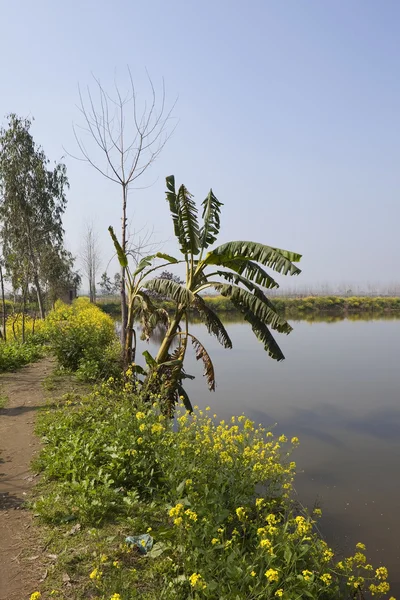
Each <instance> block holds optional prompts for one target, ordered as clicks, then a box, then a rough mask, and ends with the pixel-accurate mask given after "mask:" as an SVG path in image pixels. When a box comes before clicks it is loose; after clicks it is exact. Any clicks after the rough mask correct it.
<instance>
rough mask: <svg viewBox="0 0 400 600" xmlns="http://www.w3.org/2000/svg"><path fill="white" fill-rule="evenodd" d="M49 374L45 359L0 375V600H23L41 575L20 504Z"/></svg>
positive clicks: (28, 480)
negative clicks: (3, 399) (0, 397)
mask: <svg viewBox="0 0 400 600" xmlns="http://www.w3.org/2000/svg"><path fill="white" fill-rule="evenodd" d="M51 370H52V362H51V361H50V360H48V359H45V360H42V361H40V362H38V363H36V364H33V365H29V366H27V367H24V368H23V369H21V370H20V371H17V372H16V373H6V374H4V375H1V376H0V391H1V393H2V394H4V395H6V396H7V397H8V401H7V403H6V406H5V408H3V409H2V410H0V600H25V598H26V599H29V595H30V593H32V592H33V591H35V589H37V583H38V581H39V579H40V577H41V576H42V575H43V573H39V572H38V571H39V570H40V565H39V564H38V561H37V560H36V559H37V556H36V557H35V554H39V552H37V550H38V547H37V544H36V547H35V531H34V528H33V527H32V526H31V525H32V515H31V513H30V512H29V511H28V510H25V509H24V507H23V503H24V502H25V500H26V499H27V496H28V494H29V491H30V490H31V488H32V486H33V485H34V477H33V476H32V473H31V472H30V469H29V467H30V463H31V460H32V457H33V455H34V453H35V452H36V451H37V449H38V448H39V441H38V439H37V438H36V437H35V436H34V433H33V430H34V419H35V413H36V410H37V409H38V408H40V406H42V405H43V404H44V402H45V397H44V389H43V386H42V381H43V379H44V378H45V377H46V376H47V375H48V374H49V373H50V372H51ZM26 550H28V554H30V556H27V555H26V554H27V552H26ZM35 550H36V552H35ZM30 551H32V552H30ZM29 559H30V560H29ZM35 584H36V585H35Z"/></svg>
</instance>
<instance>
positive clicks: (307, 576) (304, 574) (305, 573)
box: [302, 569, 313, 581]
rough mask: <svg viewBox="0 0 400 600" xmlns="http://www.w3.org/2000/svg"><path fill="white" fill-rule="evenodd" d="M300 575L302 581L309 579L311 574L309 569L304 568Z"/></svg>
mask: <svg viewBox="0 0 400 600" xmlns="http://www.w3.org/2000/svg"><path fill="white" fill-rule="evenodd" d="M302 575H303V578H304V581H310V580H311V578H312V576H313V574H312V572H311V571H309V570H308V569H305V570H304V571H302Z"/></svg>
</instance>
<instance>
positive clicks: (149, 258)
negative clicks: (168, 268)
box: [133, 252, 179, 276]
mask: <svg viewBox="0 0 400 600" xmlns="http://www.w3.org/2000/svg"><path fill="white" fill-rule="evenodd" d="M155 258H161V259H162V260H165V261H166V262H168V263H170V264H176V263H178V262H179V261H178V259H177V258H174V257H173V256H170V255H169V254H163V253H162V252H156V254H150V255H149V256H145V257H144V258H142V260H141V261H140V262H139V264H138V266H137V268H136V271H135V272H134V274H133V275H134V276H135V275H138V274H139V273H141V272H142V271H143V270H144V269H145V268H146V267H150V266H151V264H152V262H153V260H154V259H155Z"/></svg>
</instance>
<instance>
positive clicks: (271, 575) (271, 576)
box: [265, 569, 279, 583]
mask: <svg viewBox="0 0 400 600" xmlns="http://www.w3.org/2000/svg"><path fill="white" fill-rule="evenodd" d="M265 577H266V578H267V579H268V581H269V583H273V582H274V581H278V580H279V573H278V571H276V570H275V569H268V571H265Z"/></svg>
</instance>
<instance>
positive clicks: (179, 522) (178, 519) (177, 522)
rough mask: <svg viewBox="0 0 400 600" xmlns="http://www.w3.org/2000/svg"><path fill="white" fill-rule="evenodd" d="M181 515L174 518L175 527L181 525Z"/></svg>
mask: <svg viewBox="0 0 400 600" xmlns="http://www.w3.org/2000/svg"><path fill="white" fill-rule="evenodd" d="M182 521H183V519H182V517H177V518H176V519H174V525H176V526H177V527H180V525H182Z"/></svg>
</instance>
